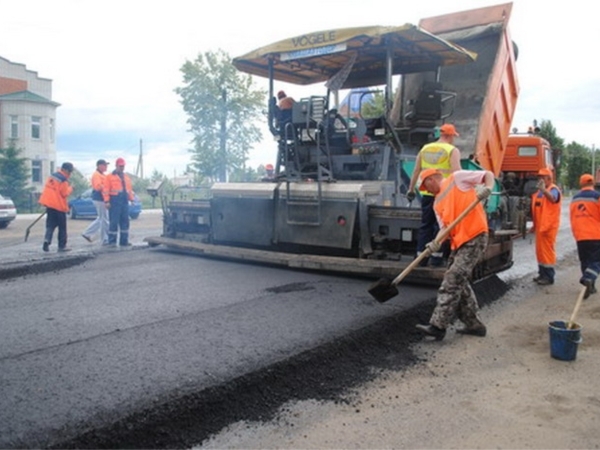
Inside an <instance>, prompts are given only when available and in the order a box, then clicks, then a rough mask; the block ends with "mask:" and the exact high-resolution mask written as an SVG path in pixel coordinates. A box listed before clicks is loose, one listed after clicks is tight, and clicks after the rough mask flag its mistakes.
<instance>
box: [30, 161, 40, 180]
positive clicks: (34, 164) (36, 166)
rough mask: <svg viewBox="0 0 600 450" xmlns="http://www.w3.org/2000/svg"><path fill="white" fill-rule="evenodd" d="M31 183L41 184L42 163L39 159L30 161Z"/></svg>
mask: <svg viewBox="0 0 600 450" xmlns="http://www.w3.org/2000/svg"><path fill="white" fill-rule="evenodd" d="M31 181H33V182H34V183H41V182H42V161H40V160H39V159H34V160H32V161H31Z"/></svg>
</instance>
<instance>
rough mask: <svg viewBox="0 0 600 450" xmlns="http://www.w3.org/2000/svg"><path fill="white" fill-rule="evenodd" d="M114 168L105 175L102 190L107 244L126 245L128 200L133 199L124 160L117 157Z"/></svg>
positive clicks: (127, 243)
mask: <svg viewBox="0 0 600 450" xmlns="http://www.w3.org/2000/svg"><path fill="white" fill-rule="evenodd" d="M115 166H116V168H115V170H113V172H112V173H110V174H109V175H107V176H106V178H105V180H104V186H103V190H102V196H103V197H104V204H105V205H106V207H107V208H108V222H109V225H108V245H109V246H112V247H116V245H117V237H118V238H119V245H120V246H121V247H127V246H129V245H131V243H130V242H129V202H130V201H133V198H134V197H133V189H132V187H131V179H130V178H129V175H127V174H126V173H125V160H124V159H123V158H117V160H116V161H115Z"/></svg>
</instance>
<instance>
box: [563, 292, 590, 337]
mask: <svg viewBox="0 0 600 450" xmlns="http://www.w3.org/2000/svg"><path fill="white" fill-rule="evenodd" d="M586 289H587V287H586V286H584V287H583V288H582V289H581V291H580V292H579V297H577V302H576V303H575V309H574V310H573V314H571V318H570V319H569V323H568V324H567V329H568V330H572V329H573V328H575V317H577V313H578V312H579V308H580V307H581V302H582V301H583V297H584V295H585V290H586Z"/></svg>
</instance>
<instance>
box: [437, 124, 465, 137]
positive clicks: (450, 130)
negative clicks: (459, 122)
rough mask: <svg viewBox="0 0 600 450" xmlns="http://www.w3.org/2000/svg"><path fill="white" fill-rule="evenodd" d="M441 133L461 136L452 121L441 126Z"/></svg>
mask: <svg viewBox="0 0 600 450" xmlns="http://www.w3.org/2000/svg"><path fill="white" fill-rule="evenodd" d="M440 133H441V134H447V135H450V136H460V135H459V134H458V133H457V131H456V128H455V127H454V125H452V124H451V123H445V124H444V125H442V126H441V127H440Z"/></svg>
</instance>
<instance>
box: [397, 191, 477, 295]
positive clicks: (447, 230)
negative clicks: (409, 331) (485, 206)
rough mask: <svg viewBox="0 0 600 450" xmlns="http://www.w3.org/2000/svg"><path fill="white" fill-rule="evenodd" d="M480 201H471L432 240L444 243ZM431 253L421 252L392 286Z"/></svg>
mask: <svg viewBox="0 0 600 450" xmlns="http://www.w3.org/2000/svg"><path fill="white" fill-rule="evenodd" d="M479 202H480V200H479V199H475V201H473V203H471V204H470V205H469V206H468V207H467V208H466V209H465V210H464V211H463V212H461V213H460V214H459V216H458V217H457V218H456V219H454V220H453V221H452V222H451V223H450V225H448V226H447V227H446V228H444V229H443V231H442V232H441V233H440V234H439V235H438V236H436V238H435V239H434V241H435V242H437V243H438V244H441V243H442V242H444V241H445V240H446V238H447V237H448V235H449V234H450V232H451V231H452V229H453V228H454V227H455V226H456V225H458V224H459V222H460V221H461V220H463V219H464V218H465V216H466V215H467V214H469V213H470V212H471V211H473V209H474V208H475V207H476V206H477V205H478V204H479ZM430 253H431V252H430V251H429V249H428V248H426V249H425V250H424V251H422V252H421V253H420V254H419V255H418V256H417V257H416V258H415V259H414V260H413V262H411V263H410V264H409V265H408V266H407V267H406V269H404V270H403V271H402V272H401V273H400V275H398V276H397V277H396V278H394V280H393V281H392V284H393V285H394V286H395V285H397V284H398V283H400V282H401V281H402V280H404V278H406V276H407V275H408V274H409V273H411V272H412V270H413V269H414V268H415V267H416V266H417V265H418V264H419V263H420V262H421V261H422V260H423V259H424V258H426V257H428V256H429V254H430Z"/></svg>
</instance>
